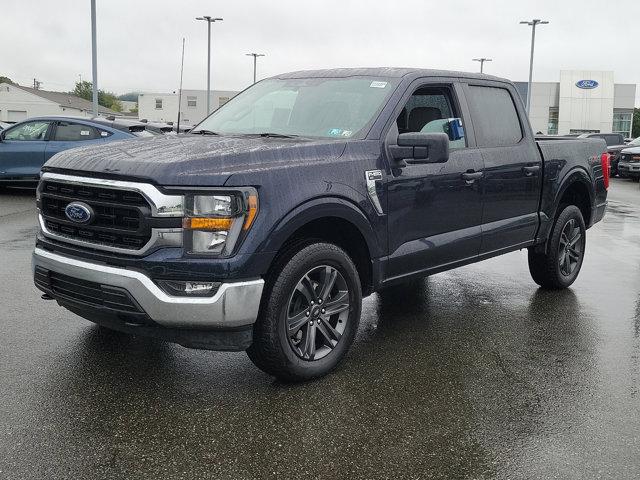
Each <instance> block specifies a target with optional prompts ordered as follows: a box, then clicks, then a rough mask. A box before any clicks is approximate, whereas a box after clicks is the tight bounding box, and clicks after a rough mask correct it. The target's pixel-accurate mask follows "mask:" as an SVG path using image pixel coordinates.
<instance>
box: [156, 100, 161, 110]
mask: <svg viewBox="0 0 640 480" xmlns="http://www.w3.org/2000/svg"><path fill="white" fill-rule="evenodd" d="M156 110H162V99H161V98H156Z"/></svg>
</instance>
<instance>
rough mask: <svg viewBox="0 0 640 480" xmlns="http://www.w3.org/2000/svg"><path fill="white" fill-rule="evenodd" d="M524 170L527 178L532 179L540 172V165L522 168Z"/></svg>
mask: <svg viewBox="0 0 640 480" xmlns="http://www.w3.org/2000/svg"><path fill="white" fill-rule="evenodd" d="M522 170H523V171H524V174H525V175H526V176H527V177H531V176H532V175H533V174H534V173H536V172H539V171H540V165H531V166H528V167H522Z"/></svg>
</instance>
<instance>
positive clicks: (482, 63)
mask: <svg viewBox="0 0 640 480" xmlns="http://www.w3.org/2000/svg"><path fill="white" fill-rule="evenodd" d="M473 61H474V62H480V73H482V72H483V68H482V67H484V62H491V61H492V60H491V59H490V58H484V57H482V58H474V59H473Z"/></svg>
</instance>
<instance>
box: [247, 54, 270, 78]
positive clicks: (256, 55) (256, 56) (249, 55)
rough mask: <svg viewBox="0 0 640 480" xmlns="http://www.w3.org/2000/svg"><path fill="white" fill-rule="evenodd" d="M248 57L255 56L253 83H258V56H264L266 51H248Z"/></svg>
mask: <svg viewBox="0 0 640 480" xmlns="http://www.w3.org/2000/svg"><path fill="white" fill-rule="evenodd" d="M245 55H246V56H247V57H253V83H256V67H257V63H258V57H264V56H265V55H264V53H246V54H245Z"/></svg>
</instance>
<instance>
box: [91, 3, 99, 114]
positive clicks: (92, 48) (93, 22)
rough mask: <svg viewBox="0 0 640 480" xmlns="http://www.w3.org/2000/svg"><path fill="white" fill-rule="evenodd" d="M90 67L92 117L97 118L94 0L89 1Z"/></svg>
mask: <svg viewBox="0 0 640 480" xmlns="http://www.w3.org/2000/svg"><path fill="white" fill-rule="evenodd" d="M91 67H92V74H93V116H94V117H97V116H98V47H97V45H96V0H91Z"/></svg>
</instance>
